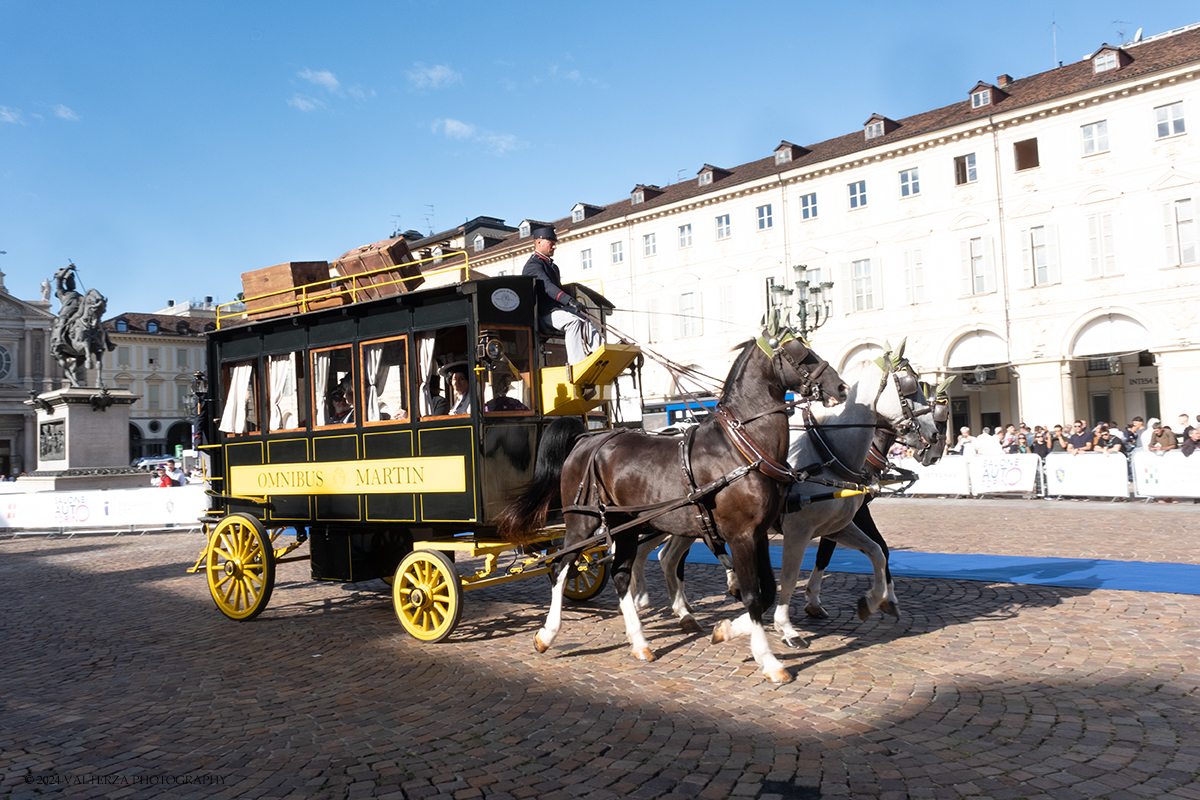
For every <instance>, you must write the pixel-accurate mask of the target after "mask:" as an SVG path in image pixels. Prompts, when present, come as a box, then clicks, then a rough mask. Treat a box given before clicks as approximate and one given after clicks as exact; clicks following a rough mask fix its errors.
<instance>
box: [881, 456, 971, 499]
mask: <svg viewBox="0 0 1200 800" xmlns="http://www.w3.org/2000/svg"><path fill="white" fill-rule="evenodd" d="M967 460H968V459H966V458H964V457H963V456H947V457H946V458H943V459H942V460H941V461H939V462H938V463H936V464H933V465H931V466H928V467H923V466H921V462H919V461H917V460H916V459H915V458H902V459H900V460H899V461H898V462H897V463H898V465H899V466H901V467H904V468H905V469H910V470H912V471H913V472H915V473H917V474H918V475H920V476H921V479H920V480H918V481H917V482H916V483H914V484H913V486H912V488H911V489H909V490H908V494H913V495H916V494H953V495H968V494H970V493H971V479H970V477H969V476H968V475H967Z"/></svg>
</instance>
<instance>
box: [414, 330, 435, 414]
mask: <svg viewBox="0 0 1200 800" xmlns="http://www.w3.org/2000/svg"><path fill="white" fill-rule="evenodd" d="M436 336H437V333H436V332H435V331H426V332H424V333H418V334H417V369H419V370H420V373H419V374H420V376H421V397H420V401H419V402H420V404H421V416H423V417H428V416H431V415H432V413H433V412H432V410H431V409H430V407H429V405H430V403H431V402H432V397H431V396H430V391H429V381H430V379H431V373H432V372H433V344H434V340H435V338H436ZM433 380H436V378H433Z"/></svg>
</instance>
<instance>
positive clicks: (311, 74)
mask: <svg viewBox="0 0 1200 800" xmlns="http://www.w3.org/2000/svg"><path fill="white" fill-rule="evenodd" d="M296 74H297V75H298V76H300V77H301V78H303V79H304V80H306V81H308V82H309V83H311V84H313V85H314V86H322V87H324V88H326V89H328V90H329V91H331V92H333V93H334V94H338V92H339V90H340V89H341V87H342V84H341V82H340V81H339V80H338V79H337V76H336V75H334V74H333V73H332V72H330V71H329V70H327V69H322V70H317V71H314V70H311V69H305V70H304V71H303V72H297V73H296Z"/></svg>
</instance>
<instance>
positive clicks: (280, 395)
mask: <svg viewBox="0 0 1200 800" xmlns="http://www.w3.org/2000/svg"><path fill="white" fill-rule="evenodd" d="M267 376H268V378H269V379H270V383H271V387H270V389H271V417H270V430H273V431H278V430H285V429H287V428H295V427H296V426H297V420H298V418H299V412H300V407H299V405H298V403H297V398H296V354H295V353H285V354H284V355H277V356H271V361H270V364H269V365H268V367H267Z"/></svg>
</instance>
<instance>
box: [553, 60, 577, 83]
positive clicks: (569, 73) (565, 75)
mask: <svg viewBox="0 0 1200 800" xmlns="http://www.w3.org/2000/svg"><path fill="white" fill-rule="evenodd" d="M550 77H551V78H560V79H562V80H568V81H571V82H572V83H579V82H580V81H581V80H583V76H582V75H580V74H579V70H577V69H571V70H560V69H559V68H558V65H557V64H555V65H554V66H552V67H551V68H550Z"/></svg>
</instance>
